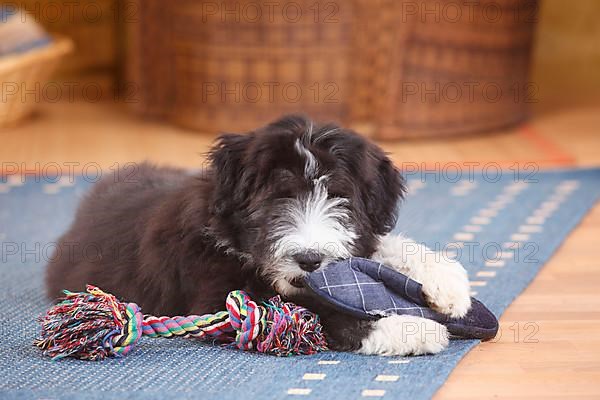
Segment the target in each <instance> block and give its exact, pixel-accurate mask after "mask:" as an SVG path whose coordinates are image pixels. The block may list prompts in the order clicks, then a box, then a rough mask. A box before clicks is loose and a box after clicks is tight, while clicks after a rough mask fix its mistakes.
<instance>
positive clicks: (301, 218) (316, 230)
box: [273, 177, 357, 258]
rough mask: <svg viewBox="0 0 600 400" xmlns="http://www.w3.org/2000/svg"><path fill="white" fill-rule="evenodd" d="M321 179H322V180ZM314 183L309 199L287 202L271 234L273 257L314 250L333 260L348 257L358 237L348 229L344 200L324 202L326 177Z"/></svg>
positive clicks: (349, 220) (335, 199)
mask: <svg viewBox="0 0 600 400" xmlns="http://www.w3.org/2000/svg"><path fill="white" fill-rule="evenodd" d="M321 178H322V179H321ZM321 178H320V179H315V180H314V184H315V185H314V188H313V190H312V191H311V192H310V193H309V194H308V196H306V197H304V198H301V199H293V200H290V201H289V203H288V204H287V205H286V207H285V210H284V213H283V217H282V219H281V221H279V224H278V226H276V227H275V228H274V230H273V234H274V235H275V236H276V237H277V241H276V244H275V247H274V249H273V250H274V254H275V257H277V258H281V257H286V256H288V255H289V253H293V252H298V251H305V250H314V251H316V252H319V253H321V254H324V255H325V256H329V257H332V258H336V257H349V256H350V255H351V248H352V245H353V243H354V240H355V239H356V237H357V235H356V233H355V232H354V230H353V229H352V227H351V226H350V223H351V219H350V215H349V213H348V209H347V208H346V207H345V205H346V203H347V201H348V200H347V199H343V198H333V199H328V198H327V187H326V181H327V180H326V177H321Z"/></svg>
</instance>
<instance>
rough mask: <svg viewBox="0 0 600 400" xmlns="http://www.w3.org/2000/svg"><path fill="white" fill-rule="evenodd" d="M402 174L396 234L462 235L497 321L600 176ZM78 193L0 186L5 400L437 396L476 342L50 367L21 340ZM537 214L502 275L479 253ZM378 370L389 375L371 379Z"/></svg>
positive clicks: (64, 187)
mask: <svg viewBox="0 0 600 400" xmlns="http://www.w3.org/2000/svg"><path fill="white" fill-rule="evenodd" d="M408 178H409V183H410V186H411V194H410V195H409V197H408V199H407V201H406V202H405V204H404V206H403V207H402V208H401V213H400V218H399V222H398V226H397V229H396V230H397V232H400V231H402V232H405V233H406V234H407V235H408V236H410V237H412V238H414V239H416V240H417V241H422V242H425V243H426V244H427V245H428V246H430V247H431V248H433V249H442V247H443V246H444V244H446V243H449V242H454V241H456V240H457V239H456V238H457V237H458V238H459V239H461V238H462V239H471V240H470V241H467V242H465V245H464V247H463V248H462V250H460V249H459V250H457V257H459V258H460V260H461V262H462V263H463V264H464V265H465V267H466V268H467V270H468V271H469V274H470V277H471V279H472V280H474V281H478V282H481V281H484V282H485V286H474V287H473V289H474V290H476V291H477V292H478V293H477V295H476V297H477V298H479V299H480V300H481V301H482V302H484V303H485V304H486V305H487V306H488V308H490V309H491V311H492V312H494V314H496V315H500V314H502V311H503V310H504V309H505V308H506V307H507V306H508V305H509V304H510V303H511V302H512V300H513V299H514V298H515V296H517V295H518V294H519V293H520V292H521V291H522V290H523V289H524V288H525V287H526V286H527V285H528V283H529V282H530V281H531V280H532V279H533V278H534V277H535V275H536V274H537V272H538V271H539V269H540V268H541V266H542V265H543V264H544V263H545V262H546V261H547V260H548V258H549V257H550V256H551V255H552V254H553V253H554V251H555V250H556V249H557V248H558V246H559V245H560V244H561V243H562V242H563V241H564V240H565V238H566V236H567V235H568V233H569V232H570V231H571V230H572V229H573V228H574V227H575V226H576V225H577V224H578V223H579V221H580V220H581V218H582V217H583V216H584V215H585V214H586V212H587V211H588V210H589V209H590V207H592V206H593V205H594V204H595V203H596V201H597V200H598V196H599V193H600V170H572V171H558V172H547V173H537V174H535V175H533V176H530V177H529V178H530V179H533V180H535V181H532V182H530V183H529V184H527V185H523V187H522V188H521V189H519V188H520V187H521V186H519V185H516V186H515V182H514V180H513V176H512V171H511V175H510V176H509V175H507V174H504V176H502V177H501V178H500V179H499V180H498V181H495V182H492V180H495V179H491V178H490V177H487V178H484V177H483V176H481V175H480V174H476V175H475V176H474V180H473V181H472V182H470V181H468V180H467V177H466V176H465V177H463V180H462V181H460V182H449V181H448V179H446V180H444V179H440V177H439V176H437V175H434V174H431V173H430V174H427V175H425V176H424V177H423V178H424V180H423V179H421V178H420V177H418V176H416V175H413V176H409V177H408ZM524 178H525V177H523V179H524ZM88 187H89V183H87V182H84V181H83V180H82V179H80V178H79V179H77V180H76V182H75V183H74V184H71V182H69V181H68V180H67V181H64V180H60V181H58V182H46V181H44V180H42V179H35V178H31V179H29V180H28V181H27V182H26V183H25V184H21V182H20V181H19V180H18V179H11V180H8V181H7V180H6V179H5V180H4V181H1V183H0V243H1V252H2V254H1V260H0V261H1V264H0V329H1V332H0V360H1V365H2V367H0V391H1V392H0V397H1V398H3V399H6V398H20V399H21V398H22V399H30V398H31V399H33V398H61V399H69V398H73V399H82V398H90V399H95V398H97V399H112V398H114V399H120V398H128V399H149V398H159V397H160V398H162V399H165V398H177V399H187V398H190V399H192V398H199V397H201V398H204V399H213V398H214V399H217V398H218V399H236V400H237V399H241V398H260V399H282V398H288V397H289V398H294V397H299V398H313V399H323V398H327V399H348V398H358V397H360V396H361V393H362V391H363V390H382V391H385V392H384V393H383V394H384V398H394V399H424V398H429V397H431V396H432V395H433V394H434V393H435V391H436V390H437V389H438V387H439V386H440V385H441V384H442V383H443V382H444V381H445V380H446V378H447V376H448V374H449V373H450V372H451V371H452V369H453V368H454V366H455V365H456V364H457V363H458V361H459V360H460V359H461V358H462V357H463V356H464V355H465V354H466V353H467V352H468V351H469V350H470V349H471V348H472V347H473V346H475V345H477V343H478V342H477V341H476V340H457V341H452V342H451V344H450V347H449V348H448V349H447V350H446V351H444V352H442V353H440V354H438V355H435V356H421V357H408V358H405V359H402V358H386V357H373V356H359V355H355V354H347V353H334V352H326V353H321V354H319V355H316V356H303V357H290V358H276V357H272V356H264V355H258V354H252V353H246V352H241V351H236V350H229V349H223V348H219V347H214V346H211V345H210V344H202V343H197V342H194V341H192V340H185V339H174V340H162V339H143V340H142V342H141V344H140V346H139V348H138V349H137V350H134V351H133V352H132V353H131V354H130V355H128V356H127V357H125V358H121V359H111V360H107V361H103V362H85V361H78V360H64V361H60V362H52V361H50V360H49V359H47V358H43V357H42V356H41V352H40V351H39V350H38V349H36V348H34V347H33V346H32V345H31V342H32V339H33V338H34V337H35V336H36V334H37V332H38V329H39V328H38V325H37V323H36V317H37V316H39V315H41V314H42V313H43V312H44V311H45V310H46V309H47V307H48V306H49V302H48V300H47V299H46V298H45V297H44V292H43V269H44V265H45V262H46V261H45V258H46V257H49V256H50V254H52V250H53V247H52V241H53V240H55V239H56V237H57V236H58V235H59V234H60V233H61V232H63V231H64V230H65V229H66V228H67V226H68V224H69V223H70V221H71V220H72V218H73V212H74V210H75V207H76V204H77V200H78V198H79V197H80V196H81V195H82V193H84V192H85V190H86V189H87V188H88ZM514 188H516V189H517V191H513V189H514ZM506 193H509V194H510V193H512V197H511V196H506ZM508 197H509V198H508ZM506 201H508V203H507V204H504V206H502V204H503V203H505V202H506ZM484 210H485V212H484ZM494 210H496V212H497V215H496V216H494V217H489V220H485V218H488V217H485V216H482V213H483V214H484V215H490V212H491V213H492V214H494ZM536 210H538V211H536ZM539 210H541V213H540V212H539ZM536 216H537V217H540V216H543V217H544V218H543V219H544V223H543V225H541V230H540V231H539V232H534V233H529V236H530V237H529V238H528V240H526V241H525V243H522V250H523V252H522V253H521V254H519V255H518V256H515V257H514V258H509V259H505V260H503V261H505V265H504V267H502V268H498V267H489V266H486V265H485V264H486V262H485V260H484V251H482V250H483V249H484V248H485V249H486V253H487V252H488V251H487V250H490V249H492V250H494V249H497V248H498V247H500V248H502V246H503V245H504V244H506V242H511V241H512V240H511V239H518V238H522V235H521V237H515V236H513V235H515V234H516V233H519V230H521V231H523V229H525V228H524V226H529V225H530V224H528V223H527V221H530V222H535V221H534V220H532V218H535V217H536ZM473 218H475V220H473ZM539 219H540V218H538V220H539ZM474 222H480V223H483V224H482V225H476V226H480V227H481V231H480V232H475V233H473V237H472V238H470V237H469V235H468V233H469V232H465V231H466V229H465V228H466V227H467V226H472V225H473V224H474ZM486 222H487V224H486ZM529 229H531V228H526V229H525V230H529ZM471 230H472V229H471ZM465 233H467V235H465ZM457 234H458V236H456V235H457ZM472 243H473V245H471V244H472ZM490 244H494V245H490ZM467 250H469V251H467ZM490 251H491V250H490ZM486 256H487V255H486ZM492 269H493V270H494V271H496V276H495V277H489V278H481V277H477V272H479V271H484V270H485V271H488V270H492ZM324 361H325V362H327V361H328V362H329V363H323V362H324ZM305 374H320V375H306V376H305ZM378 375H394V376H397V377H398V379H397V380H395V381H388V382H385V381H377V380H375V378H376V377H377V376H378ZM303 377H305V378H322V379H303ZM290 389H292V391H291V392H292V393H303V392H302V391H298V389H305V391H304V393H306V392H307V391H308V390H310V393H309V394H308V395H305V396H299V395H288V390H290ZM376 393H379V394H381V393H382V392H376Z"/></svg>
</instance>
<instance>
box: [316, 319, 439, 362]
mask: <svg viewBox="0 0 600 400" xmlns="http://www.w3.org/2000/svg"><path fill="white" fill-rule="evenodd" d="M323 324H324V328H325V331H326V335H327V339H328V341H329V345H330V347H331V349H333V350H339V351H354V352H357V353H361V354H371V355H381V356H405V355H409V354H412V355H419V354H434V353H438V352H440V351H442V350H443V349H445V348H446V347H447V346H448V331H447V329H446V327H445V326H444V325H441V324H439V323H437V322H435V321H433V320H429V319H425V318H420V317H413V316H410V315H393V316H390V317H385V318H381V319H379V320H377V321H363V320H357V319H353V318H351V317H347V316H342V315H337V316H335V317H333V318H331V319H324V320H323Z"/></svg>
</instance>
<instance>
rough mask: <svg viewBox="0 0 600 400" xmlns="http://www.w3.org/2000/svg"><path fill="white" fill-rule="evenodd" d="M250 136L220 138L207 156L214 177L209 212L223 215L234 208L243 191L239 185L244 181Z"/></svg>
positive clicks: (223, 136) (230, 135)
mask: <svg viewBox="0 0 600 400" xmlns="http://www.w3.org/2000/svg"><path fill="white" fill-rule="evenodd" d="M251 141H252V136H250V135H235V134H226V135H222V136H220V137H219V138H218V139H217V141H216V143H215V145H214V146H213V147H212V149H211V150H210V152H209V154H208V159H209V161H210V163H211V170H212V173H213V175H214V183H215V188H214V191H213V196H212V202H211V204H210V211H211V213H213V214H216V215H223V214H225V213H228V212H230V211H231V210H232V209H233V208H234V207H235V202H236V200H239V197H240V195H241V194H242V192H243V190H240V188H239V185H240V184H241V183H242V180H243V179H245V176H246V175H247V174H245V171H244V169H245V166H244V165H245V161H244V158H245V154H246V150H247V149H248V146H249V145H250V142H251Z"/></svg>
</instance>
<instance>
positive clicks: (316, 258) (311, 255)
mask: <svg viewBox="0 0 600 400" xmlns="http://www.w3.org/2000/svg"><path fill="white" fill-rule="evenodd" d="M294 260H295V261H296V262H297V263H298V265H299V266H300V268H301V269H303V270H304V271H306V272H313V271H315V270H316V269H317V268H319V267H320V266H321V261H323V256H322V255H321V254H319V253H317V252H316V251H304V252H302V253H296V254H294Z"/></svg>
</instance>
